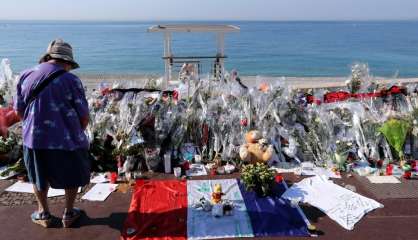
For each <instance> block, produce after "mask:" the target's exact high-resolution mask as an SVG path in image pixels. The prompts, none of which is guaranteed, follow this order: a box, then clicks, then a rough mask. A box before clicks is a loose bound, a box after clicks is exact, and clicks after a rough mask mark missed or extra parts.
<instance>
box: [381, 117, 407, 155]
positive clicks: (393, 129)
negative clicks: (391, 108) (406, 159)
mask: <svg viewBox="0 0 418 240" xmlns="http://www.w3.org/2000/svg"><path fill="white" fill-rule="evenodd" d="M410 127H411V125H410V123H409V122H408V121H405V120H399V119H390V120H388V121H386V122H385V123H384V124H383V126H382V127H381V128H380V129H379V131H380V132H381V133H382V134H383V135H384V136H385V138H386V140H387V141H388V143H389V144H390V146H391V147H392V148H393V149H395V151H396V153H397V154H398V156H399V157H400V158H403V146H404V144H405V140H406V136H407V134H408V132H409V129H410Z"/></svg>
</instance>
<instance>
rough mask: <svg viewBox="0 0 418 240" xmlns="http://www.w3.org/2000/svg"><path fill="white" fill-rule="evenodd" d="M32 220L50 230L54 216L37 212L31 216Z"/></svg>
mask: <svg viewBox="0 0 418 240" xmlns="http://www.w3.org/2000/svg"><path fill="white" fill-rule="evenodd" d="M30 218H31V219H32V222H34V223H36V224H39V225H41V226H42V227H45V228H48V227H49V226H50V225H51V223H52V216H51V214H50V213H49V212H38V211H35V212H34V213H32V214H31V215H30Z"/></svg>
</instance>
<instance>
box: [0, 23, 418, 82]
mask: <svg viewBox="0 0 418 240" xmlns="http://www.w3.org/2000/svg"><path fill="white" fill-rule="evenodd" d="M176 23H177V24H232V25H236V26H238V27H240V29H241V30H240V32H239V33H230V34H227V35H226V40H225V49H226V50H225V53H226V55H227V57H228V58H227V59H226V68H227V69H228V70H231V69H236V70H238V71H239V73H240V74H241V75H248V76H256V75H261V76H289V77H321V76H327V77H334V76H348V75H349V74H350V66H351V65H352V64H354V63H356V62H363V63H368V64H369V67H370V72H371V73H372V74H373V75H374V76H382V77H417V76H418V21H362V22H357V21H332V22H331V21H317V22H307V21H301V22H298V21H296V22H285V21H280V22H261V21H256V22H248V21H235V22H77V21H58V22H52V21H0V58H9V59H10V61H11V62H12V67H13V70H14V71H15V72H20V71H22V70H23V69H25V68H28V67H31V66H33V65H36V63H37V61H38V59H39V57H40V56H41V55H42V54H43V53H44V52H45V50H46V48H47V45H48V43H49V42H50V41H51V40H53V39H55V38H63V39H64V40H65V41H68V42H69V43H71V44H72V46H73V48H74V54H75V58H76V60H77V61H78V62H79V64H80V66H81V68H80V69H79V70H77V71H78V72H79V73H84V74H139V75H141V74H157V75H158V74H162V73H163V72H164V63H163V59H162V55H163V35H162V34H161V33H148V32H147V29H148V28H149V27H150V26H153V25H159V24H176ZM215 40H216V36H215V35H214V34H211V33H178V34H174V35H173V46H172V49H173V54H174V55H175V56H212V55H215V54H216V42H215ZM205 61H207V62H205ZM211 61H212V60H202V62H201V66H202V72H209V71H211V67H212V66H213V64H212V62H211ZM177 65H180V63H178V64H177ZM204 66H206V67H204ZM176 67H177V68H178V67H179V66H175V68H176Z"/></svg>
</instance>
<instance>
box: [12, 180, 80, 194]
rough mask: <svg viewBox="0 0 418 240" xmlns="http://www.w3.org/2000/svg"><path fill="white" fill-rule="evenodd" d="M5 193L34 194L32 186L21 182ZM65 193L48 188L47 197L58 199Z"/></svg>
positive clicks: (61, 190)
mask: <svg viewBox="0 0 418 240" xmlns="http://www.w3.org/2000/svg"><path fill="white" fill-rule="evenodd" d="M6 191H7V192H19V193H34V192H33V185H32V184H31V183H26V182H25V183H23V182H16V183H15V184H13V185H12V186H10V187H8V188H7V189H6ZM78 192H79V193H80V192H81V188H79V189H78ZM64 195H65V191H64V189H54V188H49V191H48V197H58V196H64Z"/></svg>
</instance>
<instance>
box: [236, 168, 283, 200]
mask: <svg viewBox="0 0 418 240" xmlns="http://www.w3.org/2000/svg"><path fill="white" fill-rule="evenodd" d="M274 177H275V172H274V170H271V169H269V167H268V166H267V165H266V164H264V163H257V164H255V165H253V164H249V165H246V166H243V168H242V170H241V180H242V181H243V182H244V184H245V187H246V189H247V191H255V192H257V194H259V195H262V196H267V195H269V194H270V193H271V188H272V186H273V183H274Z"/></svg>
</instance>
